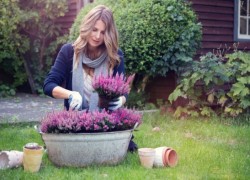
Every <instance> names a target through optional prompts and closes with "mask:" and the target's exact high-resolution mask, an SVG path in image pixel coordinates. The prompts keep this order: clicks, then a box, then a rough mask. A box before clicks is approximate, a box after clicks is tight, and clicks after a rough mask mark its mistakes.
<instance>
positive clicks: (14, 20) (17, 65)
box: [0, 0, 29, 89]
mask: <svg viewBox="0 0 250 180" xmlns="http://www.w3.org/2000/svg"><path fill="white" fill-rule="evenodd" d="M0 6H1V8H0V17H1V19H0V71H1V72H2V73H4V74H6V76H7V77H13V79H12V78H11V79H10V80H9V81H6V80H4V79H2V81H1V80H0V83H1V84H2V83H3V84H6V86H8V87H11V88H14V89H15V88H16V87H17V86H18V85H21V84H22V83H23V82H24V81H25V80H26V78H27V76H26V75H25V73H24V68H23V56H21V54H23V53H25V52H26V51H27V50H28V48H29V45H28V39H27V38H26V37H25V36H23V35H22V34H20V33H19V26H20V24H22V23H23V22H24V20H25V17H24V12H23V11H22V10H21V9H20V8H19V6H18V1H17V0H13V1H9V0H1V2H0Z"/></svg>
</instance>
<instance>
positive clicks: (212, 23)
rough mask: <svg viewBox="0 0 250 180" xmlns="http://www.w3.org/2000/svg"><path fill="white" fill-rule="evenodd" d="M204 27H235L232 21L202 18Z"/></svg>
mask: <svg viewBox="0 0 250 180" xmlns="http://www.w3.org/2000/svg"><path fill="white" fill-rule="evenodd" d="M200 22H201V24H202V26H203V27H224V28H233V27H234V24H233V22H232V21H223V22H221V21H213V20H207V19H201V20H200Z"/></svg>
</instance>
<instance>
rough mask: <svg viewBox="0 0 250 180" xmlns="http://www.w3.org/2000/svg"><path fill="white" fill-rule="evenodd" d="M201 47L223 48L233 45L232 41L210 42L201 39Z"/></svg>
mask: <svg viewBox="0 0 250 180" xmlns="http://www.w3.org/2000/svg"><path fill="white" fill-rule="evenodd" d="M201 47H202V48H203V49H224V48H226V47H227V48H229V47H231V48H232V47H233V42H231V41H228V42H210V41H203V42H202V45H201Z"/></svg>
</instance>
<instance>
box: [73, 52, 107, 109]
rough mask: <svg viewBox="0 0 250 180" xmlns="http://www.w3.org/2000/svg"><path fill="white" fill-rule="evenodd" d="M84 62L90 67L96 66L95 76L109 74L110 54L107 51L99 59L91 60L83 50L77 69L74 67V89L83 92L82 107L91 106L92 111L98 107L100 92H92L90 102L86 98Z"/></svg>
mask: <svg viewBox="0 0 250 180" xmlns="http://www.w3.org/2000/svg"><path fill="white" fill-rule="evenodd" d="M74 63H75V56H74V58H73V64H74ZM82 64H85V65H87V66H88V67H91V68H94V76H98V75H101V74H103V75H108V54H107V52H106V51H105V52H104V53H103V54H102V55H101V56H100V57H98V58H97V59H94V60H91V59H89V58H88V57H86V55H85V54H84V53H83V52H82V53H81V54H80V56H79V64H78V65H77V68H76V69H73V72H72V90H73V91H77V92H79V93H80V94H81V96H82V98H83V103H82V107H81V108H80V110H82V109H87V108H89V110H90V111H93V110H95V109H97V108H98V99H99V98H98V94H97V93H96V92H91V93H90V97H89V103H88V102H87V100H86V97H85V95H84V93H83V89H84V86H86V84H85V81H84V78H83V77H84V75H85V74H84V73H86V72H85V71H84V70H83V67H82Z"/></svg>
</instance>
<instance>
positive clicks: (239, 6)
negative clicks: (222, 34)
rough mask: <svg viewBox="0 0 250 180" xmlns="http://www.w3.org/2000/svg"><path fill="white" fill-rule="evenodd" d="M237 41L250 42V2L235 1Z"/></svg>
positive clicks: (243, 0) (246, 0) (249, 0)
mask: <svg viewBox="0 0 250 180" xmlns="http://www.w3.org/2000/svg"><path fill="white" fill-rule="evenodd" d="M234 12H235V34H234V35H235V40H236V41H246V40H248V41H249V40H250V0H235V11H234Z"/></svg>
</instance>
